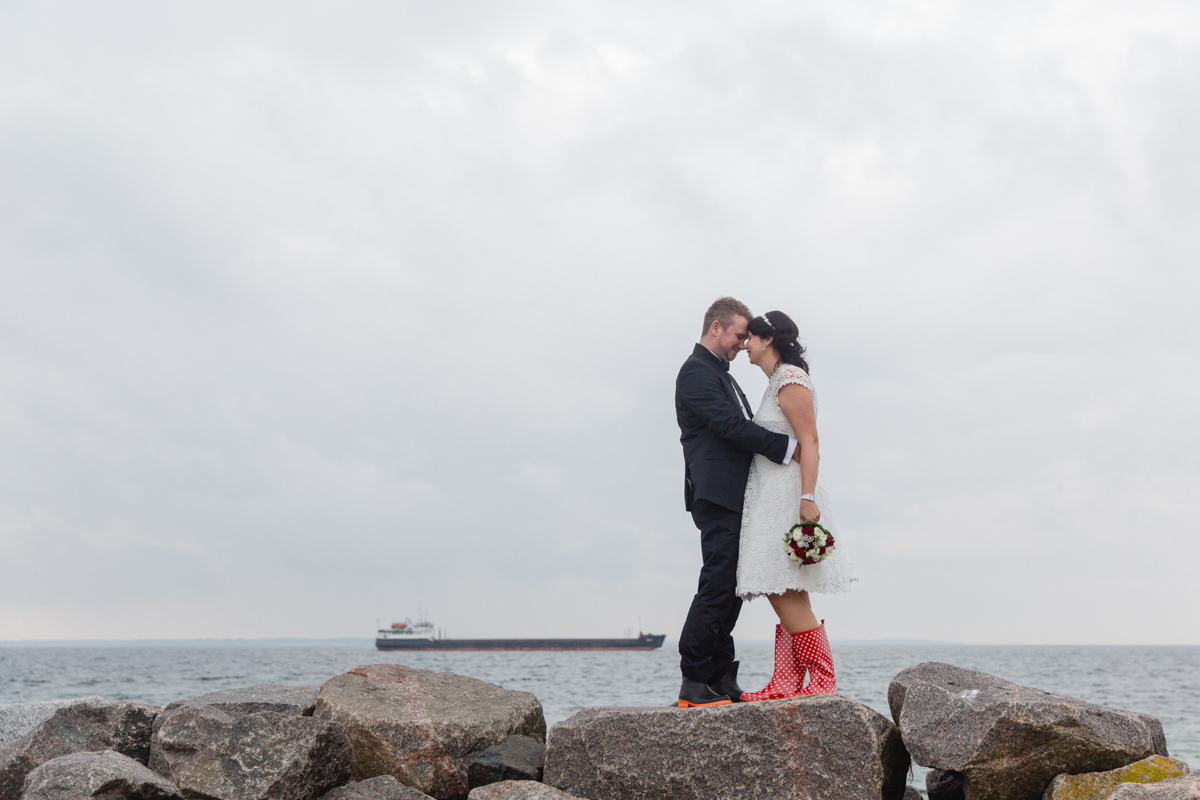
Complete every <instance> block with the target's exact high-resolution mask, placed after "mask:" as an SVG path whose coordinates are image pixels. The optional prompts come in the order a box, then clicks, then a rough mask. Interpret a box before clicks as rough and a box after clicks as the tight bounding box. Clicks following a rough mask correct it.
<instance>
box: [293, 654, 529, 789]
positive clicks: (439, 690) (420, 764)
mask: <svg viewBox="0 0 1200 800" xmlns="http://www.w3.org/2000/svg"><path fill="white" fill-rule="evenodd" d="M314 716H315V717H317V718H320V719H329V720H336V721H338V722H340V723H343V724H344V725H345V726H346V727H347V728H348V729H349V731H350V739H351V741H352V742H353V743H354V776H353V777H354V779H355V780H364V779H366V778H373V777H375V776H377V775H391V776H393V777H394V778H396V779H397V780H399V781H400V782H401V783H404V784H408V785H409V786H412V787H415V788H417V789H420V790H421V791H423V792H425V793H426V794H429V795H432V796H433V797H436V798H439V800H462V798H465V797H466V796H467V791H468V788H469V787H468V782H467V768H468V767H469V766H470V764H471V762H472V761H473V760H474V759H475V757H476V756H478V755H479V754H480V753H482V752H483V751H484V750H486V749H487V748H489V747H491V746H492V745H496V744H500V743H501V742H503V741H504V740H505V739H507V738H508V737H509V736H511V735H513V734H514V733H516V734H522V735H524V736H529V737H531V738H533V739H536V740H539V741H540V740H544V739H545V736H546V720H545V717H544V716H543V715H542V704H541V703H539V702H538V699H537V698H536V697H534V696H533V695H532V694H530V693H529V692H514V691H509V690H507V689H502V688H500V687H499V686H495V685H493V684H490V683H485V682H483V681H480V680H476V679H474V678H466V677H463V676H461V675H455V674H453V673H450V672H427V671H425V670H419V669H412V668H410V667H405V666H403V665H400V664H375V665H371V666H359V667H355V668H354V669H352V670H350V671H349V672H347V673H345V674H343V675H338V676H336V677H333V678H330V679H329V680H328V681H326V682H325V684H324V685H323V686H322V687H321V692H320V694H319V695H318V696H317V708H316V711H315V712H314Z"/></svg>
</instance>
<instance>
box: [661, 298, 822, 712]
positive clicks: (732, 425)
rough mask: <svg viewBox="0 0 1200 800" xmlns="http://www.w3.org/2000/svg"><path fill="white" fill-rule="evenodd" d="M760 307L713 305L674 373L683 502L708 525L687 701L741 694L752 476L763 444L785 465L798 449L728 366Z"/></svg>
mask: <svg viewBox="0 0 1200 800" xmlns="http://www.w3.org/2000/svg"><path fill="white" fill-rule="evenodd" d="M753 316H754V315H753V314H751V313H750V309H748V308H746V306H745V305H744V304H742V303H740V302H738V301H737V300H734V299H733V298H732V297H722V298H720V299H718V300H717V301H716V302H715V303H713V304H712V305H711V306H709V309H708V311H707V312H705V314H704V335H703V336H702V337H701V338H700V343H699V344H697V345H696V347H695V349H694V350H693V351H692V355H691V356H690V357H689V358H688V360H687V361H685V362H683V367H682V368H681V369H680V370H679V377H678V378H676V379H675V416H676V418H677V419H678V420H679V431H680V435H679V441H680V442H682V443H683V458H684V462H685V464H686V467H685V470H684V505H685V508H686V509H687V510H688V511H690V512H692V521H693V522H695V524H696V527H697V528H699V529H700V551H701V553H702V554H703V555H704V566H703V567H702V568H701V569H700V585H699V587H698V588H697V589H696V596H695V597H693V598H692V607H691V609H689V610H688V616H687V622H685V623H684V624H683V633H681V634H680V635H679V655H680V657H681V659H680V662H679V666H680V669H681V670H682V671H683V685H682V686H681V687H680V689H679V706H680V708H689V707H692V706H716V705H726V704H728V703H730V702H731V701H738V700H740V699H741V696H742V690H741V688H740V687H739V686H738V685H737V667H738V662H736V661H734V660H733V656H734V650H733V626H734V624H735V623H737V618H738V612H740V611H741V609H742V601H741V599H740V598H738V596H737V595H736V593H735V590H736V588H737V563H738V540H739V538H740V534H741V529H742V500H743V496H744V495H745V493H746V478H747V476H748V475H749V473H750V462H751V460H752V459H753V458H754V454H755V453H762V454H763V455H765V456H766V457H767V458H769V459H771V460H772V461H774V462H776V463H778V464H787V463H788V462H789V461H791V459H792V457H793V456H794V455H796V451H797V450H798V447H797V444H796V440H795V439H793V438H792V437H790V436H787V435H785V434H782V433H773V432H771V431H768V430H767V429H765V428H761V427H759V426H758V425H755V424H754V422H752V421H751V419H750V404H749V403H748V402H747V401H746V395H744V394H742V390H741V387H739V386H738V385H737V382H736V381H734V379H733V376H731V375H730V374H729V362H730V361H732V360H733V359H735V358H737V354H738V353H740V352H741V351H742V350H744V349H746V338H747V334H746V326H747V325H748V324H749V323H750V319H751V317H753ZM782 537H783V533H782V532H780V539H781V541H782Z"/></svg>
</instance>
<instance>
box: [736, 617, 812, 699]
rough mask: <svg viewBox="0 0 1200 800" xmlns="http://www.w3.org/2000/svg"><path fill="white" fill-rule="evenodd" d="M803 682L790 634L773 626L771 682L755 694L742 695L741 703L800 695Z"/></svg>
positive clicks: (801, 669) (801, 668)
mask: <svg viewBox="0 0 1200 800" xmlns="http://www.w3.org/2000/svg"><path fill="white" fill-rule="evenodd" d="M803 680H804V668H803V667H801V666H800V665H799V664H797V663H796V648H795V647H793V646H792V634H790V633H788V631H787V629H786V628H784V627H783V626H782V625H776V626H775V674H774V675H772V676H771V682H770V683H768V684H767V685H766V687H764V688H763V689H761V690H760V691H757V692H745V693H743V694H742V702H743V703H749V702H753V701H755V700H779V699H780V698H783V697H795V696H796V695H798V694H800V683H801V681H803Z"/></svg>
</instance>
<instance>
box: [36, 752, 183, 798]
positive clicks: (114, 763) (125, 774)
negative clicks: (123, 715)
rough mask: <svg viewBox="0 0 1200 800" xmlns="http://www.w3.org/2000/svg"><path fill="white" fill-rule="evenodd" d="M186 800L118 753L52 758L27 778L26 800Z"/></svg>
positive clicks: (140, 766)
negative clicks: (89, 799)
mask: <svg viewBox="0 0 1200 800" xmlns="http://www.w3.org/2000/svg"><path fill="white" fill-rule="evenodd" d="M88 797H96V798H102V799H103V800H183V796H182V795H180V794H179V789H177V788H176V787H175V784H173V783H171V782H170V781H169V780H167V779H166V778H164V777H162V776H161V775H158V774H156V773H154V772H151V771H150V770H149V769H147V768H146V766H145V765H144V764H142V763H141V762H139V761H134V760H133V759H132V758H130V757H129V756H123V755H121V754H120V753H118V752H116V751H114V750H102V751H100V752H99V753H71V754H70V755H65V756H59V757H58V758H52V759H50V760H49V761H47V762H46V763H45V764H42V765H41V766H40V767H38V768H37V769H35V770H34V771H33V772H30V773H29V775H28V776H26V778H25V789H24V792H23V793H22V794H21V799H22V800H83V798H88Z"/></svg>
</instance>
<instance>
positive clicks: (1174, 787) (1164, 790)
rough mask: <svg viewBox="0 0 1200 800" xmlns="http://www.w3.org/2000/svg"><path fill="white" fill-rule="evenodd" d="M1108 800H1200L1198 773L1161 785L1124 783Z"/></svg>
mask: <svg viewBox="0 0 1200 800" xmlns="http://www.w3.org/2000/svg"><path fill="white" fill-rule="evenodd" d="M1108 800H1200V772H1193V773H1191V774H1190V775H1186V776H1184V777H1182V778H1176V779H1174V780H1170V781H1162V782H1161V783H1126V784H1124V785H1122V786H1121V787H1120V788H1118V789H1117V790H1116V791H1115V792H1113V793H1112V794H1110V795H1109V796H1108Z"/></svg>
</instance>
